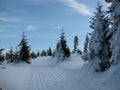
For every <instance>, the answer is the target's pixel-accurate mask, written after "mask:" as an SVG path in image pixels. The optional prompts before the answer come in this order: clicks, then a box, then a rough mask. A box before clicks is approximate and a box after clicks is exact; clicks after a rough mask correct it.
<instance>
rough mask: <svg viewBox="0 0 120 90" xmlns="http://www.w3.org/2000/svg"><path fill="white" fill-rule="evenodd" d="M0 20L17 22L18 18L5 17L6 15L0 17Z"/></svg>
mask: <svg viewBox="0 0 120 90" xmlns="http://www.w3.org/2000/svg"><path fill="white" fill-rule="evenodd" d="M0 21H4V22H18V20H17V19H15V18H7V17H0Z"/></svg>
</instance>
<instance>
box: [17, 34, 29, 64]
mask: <svg viewBox="0 0 120 90" xmlns="http://www.w3.org/2000/svg"><path fill="white" fill-rule="evenodd" d="M27 44H28V42H27V39H26V36H25V34H24V32H23V35H22V40H21V42H20V44H19V47H20V59H21V60H22V61H25V62H26V63H28V64H30V61H29V60H30V46H28V45H27Z"/></svg>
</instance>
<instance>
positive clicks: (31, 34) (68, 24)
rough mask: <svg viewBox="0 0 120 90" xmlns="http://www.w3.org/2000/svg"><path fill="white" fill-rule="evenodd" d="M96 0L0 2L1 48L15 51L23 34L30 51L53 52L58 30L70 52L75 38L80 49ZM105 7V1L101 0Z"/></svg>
mask: <svg viewBox="0 0 120 90" xmlns="http://www.w3.org/2000/svg"><path fill="white" fill-rule="evenodd" d="M96 1H97V0H0V47H1V48H6V51H7V50H9V48H10V47H11V46H12V47H13V48H15V47H16V46H17V45H18V44H19V42H20V40H21V34H22V32H25V33H26V35H27V38H28V42H29V45H30V46H31V50H42V49H47V48H48V47H49V46H50V47H51V48H52V49H55V46H56V43H57V41H58V40H59V37H60V34H61V29H62V28H63V29H64V32H65V36H66V40H67V44H68V46H69V47H70V49H71V50H72V49H73V40H74V36H76V35H77V36H78V38H79V48H80V49H81V50H82V49H83V45H84V40H85V35H86V33H87V32H91V31H92V29H90V28H89V25H90V23H89V21H90V17H91V15H92V13H93V12H94V11H95V8H96ZM101 2H102V4H103V5H104V6H107V4H105V3H104V0H101Z"/></svg>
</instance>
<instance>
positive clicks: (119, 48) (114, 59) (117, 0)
mask: <svg viewBox="0 0 120 90" xmlns="http://www.w3.org/2000/svg"><path fill="white" fill-rule="evenodd" d="M106 1H109V0H106ZM109 9H110V10H109V12H110V13H111V18H110V19H111V28H110V30H109V31H108V33H107V37H110V41H109V42H110V48H111V53H112V55H111V59H110V61H111V63H113V64H118V63H119V62H120V0H111V7H110V8H109Z"/></svg>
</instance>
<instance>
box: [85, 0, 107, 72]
mask: <svg viewBox="0 0 120 90" xmlns="http://www.w3.org/2000/svg"><path fill="white" fill-rule="evenodd" d="M96 10H97V12H95V13H94V14H95V16H94V17H92V21H91V25H90V27H91V28H92V29H93V31H92V33H91V37H90V41H89V52H88V53H87V54H86V55H85V56H83V58H84V59H86V58H88V59H90V60H92V62H93V64H94V66H95V68H96V70H97V71H104V70H105V69H107V68H108V67H109V59H108V58H109V57H108V55H109V52H108V45H107V41H106V32H107V30H108V18H107V17H106V14H105V13H104V12H103V11H102V6H101V5H100V3H99V2H98V4H97V8H96Z"/></svg>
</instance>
